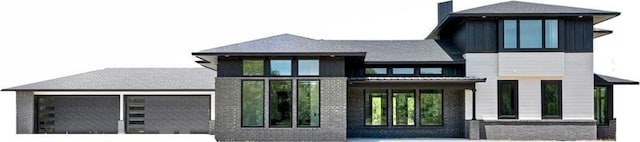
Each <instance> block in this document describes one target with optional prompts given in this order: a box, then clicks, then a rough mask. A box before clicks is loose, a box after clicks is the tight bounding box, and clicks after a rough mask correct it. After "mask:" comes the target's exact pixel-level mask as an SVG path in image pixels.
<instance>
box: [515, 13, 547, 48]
mask: <svg viewBox="0 0 640 142" xmlns="http://www.w3.org/2000/svg"><path fill="white" fill-rule="evenodd" d="M519 37H520V48H542V20H520V34H519Z"/></svg>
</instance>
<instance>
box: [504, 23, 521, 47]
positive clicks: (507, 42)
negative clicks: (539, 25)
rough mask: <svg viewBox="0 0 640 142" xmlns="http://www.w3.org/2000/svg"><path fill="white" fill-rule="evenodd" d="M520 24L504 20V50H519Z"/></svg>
mask: <svg viewBox="0 0 640 142" xmlns="http://www.w3.org/2000/svg"><path fill="white" fill-rule="evenodd" d="M517 24H518V22H517V21H516V20H504V30H503V35H504V36H503V37H504V48H518V38H517V37H518V25H517Z"/></svg>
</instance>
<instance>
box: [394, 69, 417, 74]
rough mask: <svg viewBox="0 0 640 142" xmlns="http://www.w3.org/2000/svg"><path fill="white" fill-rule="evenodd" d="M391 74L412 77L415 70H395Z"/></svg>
mask: <svg viewBox="0 0 640 142" xmlns="http://www.w3.org/2000/svg"><path fill="white" fill-rule="evenodd" d="M391 72H392V73H393V74H394V75H412V74H413V68H393V69H392V70H391Z"/></svg>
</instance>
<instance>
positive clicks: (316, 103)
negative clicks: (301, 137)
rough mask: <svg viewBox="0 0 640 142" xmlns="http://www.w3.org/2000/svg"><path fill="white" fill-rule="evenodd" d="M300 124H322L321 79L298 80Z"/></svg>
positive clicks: (310, 125)
mask: <svg viewBox="0 0 640 142" xmlns="http://www.w3.org/2000/svg"><path fill="white" fill-rule="evenodd" d="M298 126H303V127H318V126H320V81H317V80H316V81H306V80H305V81H298Z"/></svg>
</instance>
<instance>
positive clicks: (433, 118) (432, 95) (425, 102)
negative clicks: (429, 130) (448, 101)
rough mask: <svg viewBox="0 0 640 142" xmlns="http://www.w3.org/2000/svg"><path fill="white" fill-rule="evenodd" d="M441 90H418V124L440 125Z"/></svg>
mask: <svg viewBox="0 0 640 142" xmlns="http://www.w3.org/2000/svg"><path fill="white" fill-rule="evenodd" d="M442 124H443V123H442V91H440V90H421V91H420V125H442Z"/></svg>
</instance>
